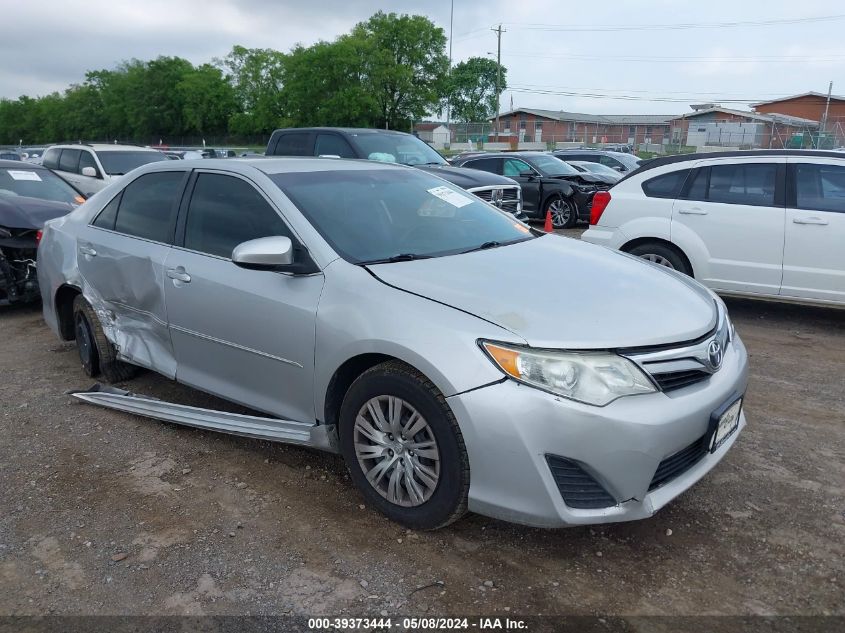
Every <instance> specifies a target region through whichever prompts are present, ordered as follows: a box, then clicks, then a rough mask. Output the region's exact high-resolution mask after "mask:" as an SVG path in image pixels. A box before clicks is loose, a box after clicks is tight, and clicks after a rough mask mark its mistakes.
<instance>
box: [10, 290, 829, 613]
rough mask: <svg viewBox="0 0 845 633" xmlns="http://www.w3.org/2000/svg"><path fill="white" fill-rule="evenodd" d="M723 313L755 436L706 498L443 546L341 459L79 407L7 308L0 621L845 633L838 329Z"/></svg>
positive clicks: (60, 361)
mask: <svg viewBox="0 0 845 633" xmlns="http://www.w3.org/2000/svg"><path fill="white" fill-rule="evenodd" d="M729 307H730V308H731V311H732V315H733V318H734V320H735V322H736V324H737V327H738V330H739V332H740V334H741V336H742V337H743V339H744V340H745V342H746V344H747V346H748V349H749V352H750V354H751V374H752V376H751V383H750V386H749V391H748V395H747V400H746V411H747V415H748V419H749V425H748V427H747V429H746V430H745V431H744V433H743V434H742V436H741V437H740V438H739V441H738V442H737V444H736V446H735V448H734V449H733V450H732V451H731V452H730V453H729V454H728V456H727V457H726V458H725V460H723V462H722V463H721V464H720V465H719V467H718V468H717V469H716V470H715V471H714V472H713V473H711V474H710V475H709V476H708V477H707V478H706V479H705V480H704V481H702V482H701V483H700V484H699V485H698V486H696V487H694V488H693V489H692V490H690V491H689V492H687V493H686V494H685V495H683V496H682V497H680V498H679V499H677V500H676V501H675V502H674V503H672V504H670V505H669V506H668V507H666V508H664V509H663V510H662V511H661V512H660V513H658V515H657V516H655V517H653V518H651V519H649V520H645V521H640V522H636V523H628V524H617V525H613V526H609V527H595V528H592V529H590V528H573V529H568V530H556V531H544V530H537V529H529V528H524V527H519V526H515V525H509V524H505V523H501V522H498V521H494V520H490V519H486V518H484V517H480V516H473V515H470V516H467V517H466V518H465V519H463V520H462V521H460V522H459V523H457V524H456V525H454V526H452V527H450V528H447V529H445V530H442V531H439V532H436V533H409V532H408V531H406V530H404V529H402V528H400V527H399V526H397V525H395V524H393V523H390V522H389V521H387V520H386V519H384V518H382V517H381V516H380V515H379V514H377V513H376V512H374V511H373V510H370V509H369V508H366V507H364V506H363V505H361V504H362V500H361V497H360V496H359V495H358V493H357V492H356V491H355V489H354V488H353V486H352V485H351V483H350V481H349V480H348V478H347V476H346V473H345V469H344V466H343V463H342V461H341V459H340V458H339V457H335V456H331V455H325V454H320V453H316V452H312V451H309V450H305V449H300V448H292V447H286V446H282V445H273V444H270V443H267V442H260V441H255V440H250V439H243V438H237V437H230V436H224V435H218V434H214V433H210V432H203V431H198V430H193V429H189V428H184V427H177V426H174V425H169V424H163V423H159V422H155V421H150V420H146V419H142V418H138V417H133V416H131V415H128V414H123V413H118V412H112V411H108V410H104V409H98V408H95V407H93V406H90V405H85V404H82V403H76V402H74V401H72V400H71V398H70V397H68V396H67V395H64V392H65V391H66V390H68V389H79V388H86V387H88V386H90V384H91V382H92V381H91V380H90V379H88V378H86V377H85V376H84V375H83V373H82V371H81V369H80V368H79V363H78V360H77V355H76V350H75V348H74V346H73V345H72V344H62V343H60V342H58V341H57V340H56V339H55V338H53V336H52V334H51V333H50V332H49V331H48V330H47V329H46V327H45V326H44V324H43V322H42V320H41V314H40V308H37V307H30V308H18V309H8V308H0V328H2V329H0V331H2V344H3V349H2V352H0V376H2V380H0V425H2V434H0V481H1V482H2V486H0V614H3V615H5V614H43V613H62V614H127V613H132V614H202V613H206V614H280V613H293V614H314V613H323V614H340V613H345V614H360V615H372V616H377V615H378V614H379V613H380V612H382V611H384V612H385V613H390V614H391V615H396V614H416V615H423V614H479V613H484V614H500V615H505V614H526V615H527V614H538V613H544V614H607V613H609V614H628V615H633V614H658V615H659V614H830V613H835V614H845V604H843V595H845V592H843V585H845V562H844V561H845V545H844V544H845V492H844V490H843V489H845V442H843V431H845V386H843V385H844V384H845V380H843V375H845V311H833V310H821V309H812V308H806V307H794V306H783V305H776V304H768V303H756V302H748V301H730V302H729ZM131 389H133V390H134V391H137V392H140V393H144V394H151V395H155V396H158V397H160V398H165V399H167V398H173V399H179V400H180V401H183V402H187V403H193V404H197V405H204V406H213V402H210V400H211V399H210V398H209V397H207V396H204V395H202V394H200V393H198V392H195V391H192V390H189V389H186V388H183V387H180V386H178V385H176V384H174V383H171V382H168V381H167V380H165V379H163V378H160V377H158V376H156V375H153V374H150V373H146V374H144V375H142V376H141V377H139V378H137V379H135V380H134V381H132V383H131ZM435 583H437V584H435ZM485 583H486V584H485ZM491 583H492V586H490V584H491ZM420 587H423V588H422V589H418V588H420Z"/></svg>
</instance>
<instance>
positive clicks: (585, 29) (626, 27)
mask: <svg viewBox="0 0 845 633" xmlns="http://www.w3.org/2000/svg"><path fill="white" fill-rule="evenodd" d="M843 18H845V14H842V13H840V14H835V15H818V16H813V17H806V18H781V19H775V20H743V21H736V22H699V23H696V22H682V23H678V24H619V25H604V26H591V25H578V24H537V23H525V22H505V24H507V25H508V26H510V27H511V28H513V29H525V30H530V31H567V32H578V33H605V32H617V31H666V30H672V31H675V30H686V29H727V28H737V27H765V26H777V25H782V24H807V23H811V22H828V21H833V20H841V19H843Z"/></svg>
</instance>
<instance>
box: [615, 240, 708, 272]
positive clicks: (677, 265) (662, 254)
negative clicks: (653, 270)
mask: <svg viewBox="0 0 845 633" xmlns="http://www.w3.org/2000/svg"><path fill="white" fill-rule="evenodd" d="M628 252H629V253H630V254H631V255H636V256H637V257H641V258H642V259H644V260H646V261H649V262H652V263H653V264H657V265H658V266H666V268H673V269H674V270H677V271H678V272H681V273H684V274H685V275H689V276H690V277H692V270H690V267H689V264H687V262H686V260H685V259H684V258H683V256H681V254H680V253H678V251H676V250H675V249H674V248H672V247H671V246H667V245H666V244H661V243H660V242H645V243H643V244H638V245H637V246H635V247H634V248H632V249H631V250H629V251H628Z"/></svg>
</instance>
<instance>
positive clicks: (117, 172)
mask: <svg viewBox="0 0 845 633" xmlns="http://www.w3.org/2000/svg"><path fill="white" fill-rule="evenodd" d="M97 156H98V157H99V159H100V162H101V163H102V164H103V169H105V170H106V173H107V174H108V175H109V176H122V175H123V174H127V173H129V172H130V171H132V170H133V169H135V168H136V167H140V166H141V165H146V164H147V163H154V162H156V161H159V160H167V156H165V155H164V154H162V153H161V152H123V151H113V150H102V151H99V152H97Z"/></svg>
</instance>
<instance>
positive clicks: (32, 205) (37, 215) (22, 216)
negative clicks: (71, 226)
mask: <svg viewBox="0 0 845 633" xmlns="http://www.w3.org/2000/svg"><path fill="white" fill-rule="evenodd" d="M71 211H73V205H70V204H67V203H65V202H54V201H52V200H41V199H40V198H27V197H24V196H0V226H5V227H6V228H9V229H40V228H43V227H44V223H45V222H46V221H47V220H52V219H53V218H58V217H61V216H63V215H67V214H68V213H70V212H71Z"/></svg>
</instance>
